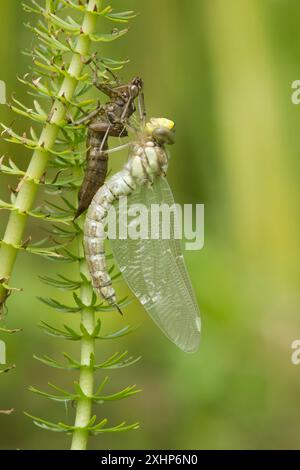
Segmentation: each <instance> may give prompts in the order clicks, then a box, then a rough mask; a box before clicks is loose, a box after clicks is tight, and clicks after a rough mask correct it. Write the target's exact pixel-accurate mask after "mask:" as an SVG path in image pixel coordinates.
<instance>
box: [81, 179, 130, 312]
mask: <svg viewBox="0 0 300 470" xmlns="http://www.w3.org/2000/svg"><path fill="white" fill-rule="evenodd" d="M126 181H127V183H126ZM130 182H131V177H130V175H129V173H128V172H126V171H120V172H119V173H117V174H116V175H115V176H113V177H112V178H111V179H110V180H109V181H108V182H107V183H106V184H104V185H103V186H102V187H101V188H100V189H98V191H97V192H96V194H95V196H94V198H93V200H92V202H91V205H90V207H89V209H88V212H87V216H86V221H85V226H84V250H85V256H86V260H87V263H88V267H89V271H90V274H91V279H92V285H93V288H94V289H95V290H96V291H97V292H98V293H99V294H100V295H101V296H102V297H103V298H104V299H105V300H106V301H107V302H108V303H109V304H112V305H116V304H117V299H116V293H115V290H114V288H113V287H112V282H111V278H110V276H109V274H108V272H107V265H106V259H105V247H104V243H105V238H106V235H105V225H106V219H107V215H108V211H109V209H110V208H111V205H112V204H113V202H114V201H115V200H117V199H119V197H120V196H126V195H129V194H130V193H131V192H132V188H131V187H130V186H129V185H128V183H129V184H130Z"/></svg>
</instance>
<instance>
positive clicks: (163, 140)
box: [146, 118, 175, 145]
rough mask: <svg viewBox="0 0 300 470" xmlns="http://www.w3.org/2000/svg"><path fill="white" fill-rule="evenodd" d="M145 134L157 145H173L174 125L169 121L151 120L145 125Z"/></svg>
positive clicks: (162, 119)
mask: <svg viewBox="0 0 300 470" xmlns="http://www.w3.org/2000/svg"><path fill="white" fill-rule="evenodd" d="M146 132H147V133H148V134H150V135H151V136H152V137H153V139H154V140H155V141H156V142H157V143H158V144H159V145H166V144H174V142H175V124H174V122H173V121H170V120H169V119H166V118H151V119H150V121H149V122H147V124H146Z"/></svg>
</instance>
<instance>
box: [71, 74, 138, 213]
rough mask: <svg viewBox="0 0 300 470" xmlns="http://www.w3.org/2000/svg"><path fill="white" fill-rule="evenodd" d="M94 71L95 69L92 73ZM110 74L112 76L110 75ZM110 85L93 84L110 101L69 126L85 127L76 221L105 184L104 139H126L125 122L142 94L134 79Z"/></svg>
mask: <svg viewBox="0 0 300 470" xmlns="http://www.w3.org/2000/svg"><path fill="white" fill-rule="evenodd" d="M95 71H96V69H95ZM110 73H112V72H111V71H110ZM113 78H114V80H113V81H98V79H97V77H96V76H95V77H94V80H93V84H94V85H95V87H96V88H98V90H100V91H101V92H102V93H104V94H105V95H106V96H108V97H109V98H110V101H109V102H108V103H105V104H101V105H99V106H98V107H97V108H96V109H95V110H94V111H92V112H91V113H89V114H88V115H87V116H84V117H83V118H82V119H80V120H78V121H76V122H73V125H77V126H78V125H81V124H85V123H88V135H87V143H86V146H87V155H86V170H85V175H84V179H83V182H82V185H81V188H80V190H79V194H78V209H77V212H76V214H75V218H76V217H79V215H81V214H82V213H83V212H84V211H85V210H86V209H87V208H88V207H89V205H90V203H91V200H92V199H93V196H94V195H95V193H96V191H97V189H99V187H100V186H102V184H103V183H104V181H105V178H106V175H107V167H108V154H107V150H108V137H126V136H127V135H128V133H127V129H126V122H127V120H128V119H129V118H130V116H132V114H133V113H134V112H135V110H136V108H135V104H134V101H135V99H136V98H137V97H138V96H139V94H140V93H141V94H142V88H143V82H142V80H141V79H140V78H139V77H135V78H134V79H133V80H131V81H130V82H129V83H127V84H122V83H120V82H119V81H118V79H117V78H116V77H115V76H113Z"/></svg>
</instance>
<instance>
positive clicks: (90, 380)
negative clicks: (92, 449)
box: [71, 233, 95, 450]
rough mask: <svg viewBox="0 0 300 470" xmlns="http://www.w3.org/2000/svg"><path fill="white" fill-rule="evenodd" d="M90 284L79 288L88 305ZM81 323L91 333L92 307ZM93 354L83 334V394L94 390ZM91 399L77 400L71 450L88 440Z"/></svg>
mask: <svg viewBox="0 0 300 470" xmlns="http://www.w3.org/2000/svg"><path fill="white" fill-rule="evenodd" d="M78 252H79V256H80V257H83V256H84V253H83V245H82V233H81V234H80V235H78ZM79 270H80V273H82V274H84V276H85V277H87V276H88V268H87V265H86V262H85V260H84V259H83V260H81V261H80V265H79ZM92 293H93V290H92V286H91V284H90V283H88V282H83V284H82V286H81V290H80V299H81V301H82V302H83V303H84V304H86V305H89V304H90V302H91V298H92ZM81 323H82V325H83V326H84V327H85V329H86V330H87V331H88V332H89V333H92V332H93V331H94V328H95V312H94V310H93V308H85V309H83V310H82V312H81ZM94 354H95V340H94V339H93V338H91V337H90V336H87V335H84V336H83V338H82V340H81V361H80V363H81V369H80V376H79V385H80V387H81V389H82V391H83V393H84V394H85V395H87V396H88V397H90V396H92V395H93V390H94V369H93V366H91V356H94ZM92 405H93V400H92V399H90V398H80V399H79V400H78V402H77V409H76V418H75V426H76V427H78V428H83V429H76V430H75V431H74V433H73V438H72V445H71V450H86V448H87V442H88V430H87V429H84V428H85V427H86V426H87V425H88V423H89V421H90V419H91V416H92Z"/></svg>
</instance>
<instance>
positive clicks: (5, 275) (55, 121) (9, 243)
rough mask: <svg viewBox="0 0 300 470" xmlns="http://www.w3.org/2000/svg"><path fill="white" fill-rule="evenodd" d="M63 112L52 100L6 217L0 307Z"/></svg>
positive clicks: (69, 92) (76, 71) (76, 62)
mask: <svg viewBox="0 0 300 470" xmlns="http://www.w3.org/2000/svg"><path fill="white" fill-rule="evenodd" d="M99 3H100V0H89V3H88V11H87V12H86V13H85V15H84V18H83V23H82V32H83V33H82V34H81V35H80V37H79V39H78V41H77V45H76V48H75V52H74V55H73V57H72V59H71V63H70V66H69V70H68V72H69V75H70V76H68V77H65V78H64V80H63V83H62V86H61V89H60V91H59V96H65V98H66V100H71V98H72V96H73V94H74V92H75V89H76V86H77V83H78V78H79V77H80V74H81V71H82V68H83V62H82V56H86V55H87V54H88V51H89V47H90V38H89V34H91V33H93V32H94V31H95V28H96V18H97V17H96V15H93V14H92V13H90V12H91V11H93V10H94V8H95V7H96V8H98V7H99ZM65 115H66V108H65V106H64V105H63V104H62V103H61V101H59V100H56V101H55V102H54V104H53V107H52V110H51V112H50V116H52V117H51V121H50V122H49V123H47V124H46V125H45V126H44V128H43V130H42V132H41V136H40V139H39V143H40V145H43V147H44V149H45V150H44V151H40V150H36V151H35V152H34V153H33V155H32V158H31V161H30V163H29V166H28V168H27V171H26V175H25V177H24V179H23V184H22V186H21V188H20V191H19V193H18V196H17V198H16V202H15V207H16V209H17V210H16V211H13V212H11V213H10V216H9V220H8V224H7V227H6V231H5V234H4V237H3V244H2V245H1V248H0V306H1V305H2V304H3V303H4V301H5V299H6V297H7V294H8V291H7V289H6V288H5V287H4V286H3V285H2V284H1V280H3V279H5V281H6V282H8V281H9V279H10V277H11V273H12V270H13V267H14V263H15V260H16V256H17V250H18V248H17V247H18V246H19V245H20V244H21V243H22V238H23V235H24V231H25V226H26V221H27V217H28V215H27V213H28V211H29V210H30V209H31V208H32V206H33V203H34V200H35V197H36V193H37V190H38V184H37V183H36V182H35V181H34V180H36V181H39V180H40V179H41V177H42V176H43V174H44V173H45V171H46V168H47V164H48V158H49V156H48V153H47V150H49V149H51V148H52V147H53V145H54V144H55V140H56V137H57V134H58V131H59V126H58V125H59V124H60V123H61V122H62V121H63V120H64V119H65Z"/></svg>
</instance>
